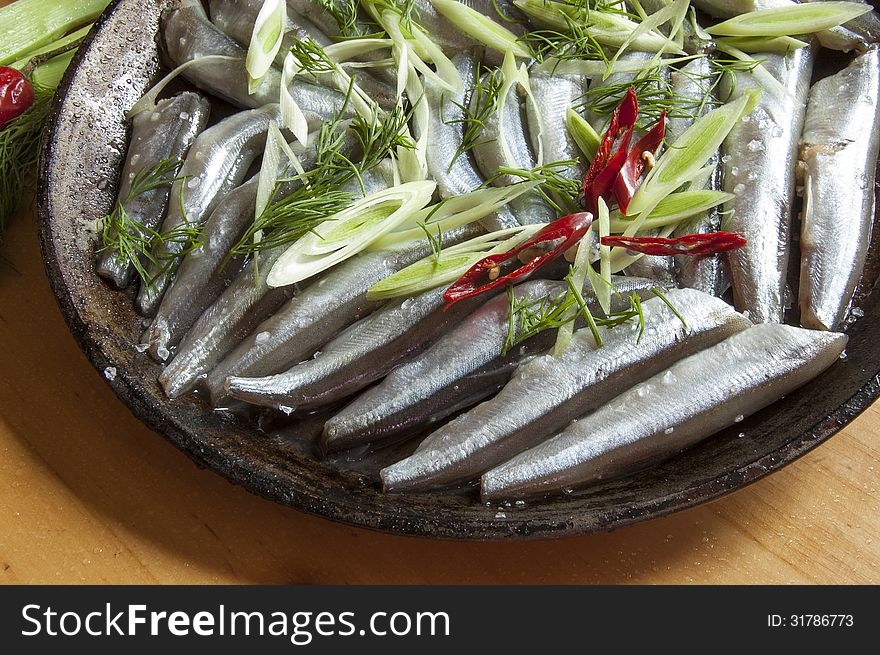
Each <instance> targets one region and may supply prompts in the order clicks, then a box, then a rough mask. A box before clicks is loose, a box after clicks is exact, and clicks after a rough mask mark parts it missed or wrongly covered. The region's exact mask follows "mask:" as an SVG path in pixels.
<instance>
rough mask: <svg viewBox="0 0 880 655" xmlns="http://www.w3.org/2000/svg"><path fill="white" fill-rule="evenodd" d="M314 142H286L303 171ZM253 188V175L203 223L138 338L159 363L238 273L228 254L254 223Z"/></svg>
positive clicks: (289, 189)
mask: <svg viewBox="0 0 880 655" xmlns="http://www.w3.org/2000/svg"><path fill="white" fill-rule="evenodd" d="M356 140H357V139H356V138H355V137H354V136H353V135H348V134H346V142H349V143H347V146H349V147H346V146H345V145H344V146H343V147H344V148H345V150H346V151H347V152H350V151H352V150H353V149H354V147H355V145H356V144H355V141H356ZM316 141H317V134H316V133H313V134H312V135H311V136H310V138H309V140H308V142H309V143H310V144H312V145H310V146H303V145H302V144H301V143H299V142H297V143H292V144H290V147H291V149H292V150H293V152H294V153H295V154H296V155H297V157H298V158H299V161H300V164H301V165H302V167H303V169H304V170H306V171H308V170H311V169H312V168H313V167H314V165H315V158H316V156H317V153H316V149H315V146H314V144H315V143H316ZM279 172H281V171H279ZM258 184H259V179H258V176H254V177H253V178H251V179H250V180H248V181H247V182H245V183H244V184H243V185H241V186H240V187H238V188H237V189H234V190H233V191H231V192H230V193H229V195H227V196H226V197H225V198H224V199H223V200H222V201H221V202H220V204H219V205H217V208H216V209H214V211H213V212H211V216H210V217H209V218H208V220H207V221H206V222H205V225H204V227H203V228H202V231H201V233H200V235H199V241H200V245H199V246H198V247H197V248H195V249H194V250H193V251H192V252H190V253H188V254H187V255H186V256H185V257H184V258H183V261H182V262H181V264H180V267H179V268H178V269H177V274H176V275H175V277H174V279H173V281H172V282H171V286H170V287H169V288H168V291H166V292H165V295H164V296H162V302H161V303H159V308H158V310H157V311H156V316H155V318H153V321H152V323H151V324H150V326H149V328H148V329H147V330H146V332H145V333H144V335H143V336H142V337H141V343H147V344H150V354H151V355H153V356H154V357H156V358H157V359H161V358H160V357H158V353H159V351H161V352H163V353H164V352H165V351H167V350H169V349H171V348H172V347H174V346H176V345H177V343H178V342H179V341H180V339H181V338H182V337H183V335H184V334H185V333H186V331H187V330H189V328H190V327H192V325H193V324H194V323H195V321H196V320H197V319H198V317H199V316H200V315H201V314H202V312H204V311H205V310H206V309H207V308H208V307H210V306H211V304H212V303H213V302H214V301H215V300H217V298H218V297H219V296H220V294H221V293H223V291H224V290H225V289H226V288H227V287H228V286H229V285H230V284H231V282H232V280H233V279H234V278H235V277H236V275H237V274H238V272H239V271H240V269H241V267H242V264H243V262H244V255H239V254H232V253H230V249H231V248H232V247H233V246H234V245H235V244H236V243H238V241H239V239H241V238H242V236H243V235H244V233H245V230H246V229H247V228H248V227H249V226H250V225H252V224H253V221H254V210H255V209H256V199H257V187H258ZM301 186H302V183H301V182H300V180H298V179H293V180H292V181H290V182H286V183H284V184H281V185H279V187H278V189H277V191H276V193H275V201H278V200H283V199H284V198H286V197H287V196H289V195H290V194H291V193H293V192H294V191H295V190H296V189H298V188H300V187H301Z"/></svg>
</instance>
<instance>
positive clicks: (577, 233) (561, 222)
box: [443, 212, 593, 307]
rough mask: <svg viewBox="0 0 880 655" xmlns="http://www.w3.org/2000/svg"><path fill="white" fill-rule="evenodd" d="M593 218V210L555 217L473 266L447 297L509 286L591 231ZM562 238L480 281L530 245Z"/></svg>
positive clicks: (449, 299)
mask: <svg viewBox="0 0 880 655" xmlns="http://www.w3.org/2000/svg"><path fill="white" fill-rule="evenodd" d="M592 222H593V215H592V214H590V213H589V212H579V213H577V214H571V215H570V216H565V217H563V218H560V219H558V220H555V221H553V222H552V223H547V225H545V226H544V227H543V228H541V230H540V231H539V232H538V233H537V234H536V235H535V236H533V237H532V238H531V239H529V240H528V241H526V242H525V243H523V244H521V245H519V246H517V247H516V248H514V249H513V250H511V251H509V252H505V253H501V254H498V255H489V256H488V257H484V258H483V259H481V260H480V261H478V262H477V263H476V264H474V265H473V266H471V267H470V268H469V269H468V270H467V272H466V273H465V274H464V275H462V276H461V277H460V278H459V279H458V280H457V281H456V282H454V283H453V284H452V285H451V286H450V287H449V288H448V289H447V290H446V293H445V294H443V299H444V300H445V301H446V302H447V303H449V305H451V304H453V303H456V302H458V301H459V300H464V299H465V298H472V297H473V296H477V295H479V294H481V293H483V292H485V291H489V290H490V289H496V288H498V287H501V286H505V285H507V284H509V283H511V282H513V281H514V280H516V281H521V280H523V279H524V278H526V277H528V276H529V275H531V274H532V273H533V272H534V271H535V270H537V269H538V268H539V267H541V266H542V265H543V264H546V263H547V262H550V261H552V260H554V259H556V258H557V257H559V255H561V254H562V253H564V252H565V251H566V250H568V249H569V248H570V247H571V246H573V245H574V244H575V243H577V242H578V241H579V240H580V239H581V238H582V237H583V236H584V235H585V234H586V233H587V230H588V229H589V228H590V223H592ZM558 239H562V241H561V242H560V243H558V244H557V245H556V246H554V247H553V249H552V250H549V251H547V252H545V253H542V254H540V255H538V256H537V257H533V258H532V259H531V260H530V261H528V262H526V263H525V264H523V265H522V266H520V267H519V268H517V269H516V270H513V271H511V272H510V273H508V274H507V275H503V276H500V277H498V278H496V279H494V280H489V281H487V282H484V283H480V280H481V279H483V278H485V277H486V276H487V274H488V272H489V271H490V270H491V269H493V268H495V267H496V266H500V265H501V264H503V263H504V262H506V261H508V260H509V259H513V258H514V257H516V256H517V255H519V253H521V252H522V251H524V250H526V249H527V248H533V247H535V246H539V245H541V244H542V243H546V242H548V241H556V240H558ZM449 305H447V307H448V306H449Z"/></svg>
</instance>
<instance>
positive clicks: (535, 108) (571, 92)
mask: <svg viewBox="0 0 880 655" xmlns="http://www.w3.org/2000/svg"><path fill="white" fill-rule="evenodd" d="M529 86H530V87H531V89H532V95H533V96H534V99H535V101H534V103H532V102H527V103H526V118H527V119H528V126H529V136H530V137H531V142H532V149H533V150H534V151H535V152H538V151H539V150H542V151H543V153H544V163H545V164H552V163H553V162H558V161H573V162H575V163H574V164H571V165H569V166H567V167H565V168H561V169H559V172H560V173H561V174H562V175H565V176H566V177H570V178H573V179H576V180H582V179H583V178H584V173H585V172H586V167H585V166H584V161H583V157H582V156H581V152H580V150H579V149H578V147H577V144H575V142H574V139H572V138H571V135H570V134H569V133H568V128H566V126H565V115H566V112H567V111H568V109H569V108H570V107H572V106H574V105H575V104H577V101H578V100H579V99H580V98H582V97H583V95H584V93H586V91H587V87H588V86H589V80H588V78H587V76H586V75H553V76H551V75H532V76H531V77H530V78H529Z"/></svg>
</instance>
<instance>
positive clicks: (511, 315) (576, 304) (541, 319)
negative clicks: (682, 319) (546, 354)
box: [502, 270, 678, 354]
mask: <svg viewBox="0 0 880 655" xmlns="http://www.w3.org/2000/svg"><path fill="white" fill-rule="evenodd" d="M565 283H566V289H565V291H563V292H561V293H559V294H558V295H557V296H555V297H552V296H549V295H547V296H543V297H540V298H531V297H530V296H526V297H524V298H517V297H516V295H515V294H514V292H513V287H508V288H507V298H508V303H509V306H508V322H507V335H506V336H505V340H504V346H503V348H502V353H503V354H507V352H508V351H509V350H510V349H511V348H513V347H514V346H516V345H517V344H519V343H522V342H523V341H525V340H526V339H529V338H531V337H533V336H535V335H537V334H539V333H541V332H544V331H545V330H555V329H558V328H560V327H562V326H563V325H566V324H568V323H570V322H572V321H576V320H578V319H579V318H583V319H584V321H585V322H586V323H587V326H588V328H589V329H590V332H591V333H592V335H593V339H594V340H595V342H596V346H597V347H602V337H601V333H600V331H599V328H600V327H602V328H605V329H613V328H615V327H617V326H619V325H625V324H629V323H632V322H633V321H635V322H636V324H637V325H638V326H639V334H638V337H637V338H636V343H639V342H640V341H641V339H642V334H643V333H644V331H645V315H644V312H643V311H642V300H641V298H640V297H639V294H637V293H635V292H633V293H631V294H630V295H629V298H628V300H629V307H627V308H626V309H623V310H621V311H618V312H611V313H610V314H608V315H606V316H594V315H593V314H592V312H590V309H589V306H588V305H587V302H586V300H585V299H584V297H583V294H582V293H581V291H580V289H578V288H577V286H576V285H575V284H574V282H573V279H572V270H569V272H568V275H566V277H565ZM609 284H610V283H609ZM612 286H613V285H612ZM614 292H615V294H617V295H618V296H620V293H619V292H618V291H617V289H616V288H615V289H614ZM666 302H667V304H669V301H668V300H666ZM669 306H670V307H672V305H671V304H670V305H669ZM673 311H674V310H673ZM676 315H678V314H677V312H676Z"/></svg>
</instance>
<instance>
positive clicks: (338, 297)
mask: <svg viewBox="0 0 880 655" xmlns="http://www.w3.org/2000/svg"><path fill="white" fill-rule="evenodd" d="M430 252H431V250H430V246H429V245H428V244H427V242H426V243H425V244H423V245H422V244H420V245H419V246H418V247H415V248H408V249H403V250H399V251H378V252H367V253H362V254H360V255H357V256H356V257H353V258H351V259H350V260H348V261H347V262H343V263H342V264H339V265H338V266H335V267H333V268H332V269H330V270H329V271H328V272H327V273H325V274H324V275H323V276H321V278H320V279H318V280H317V281H316V282H314V283H312V284H311V285H310V286H309V287H308V288H307V289H306V290H305V291H303V293H301V294H299V295H297V296H294V297H293V298H291V300H290V301H289V302H288V303H287V304H286V305H285V306H284V307H282V308H281V309H280V310H279V311H278V312H277V313H275V314H274V315H273V316H271V317H270V318H269V319H267V320H266V321H264V322H263V323H262V324H260V325H259V326H257V328H256V329H255V330H254V331H253V333H252V334H251V335H250V336H249V337H248V338H247V339H245V340H244V341H242V342H241V343H240V344H239V345H238V346H237V347H236V348H235V350H233V351H232V352H231V353H229V355H228V356H226V357H225V358H224V360H223V361H222V362H220V364H219V365H218V366H217V367H216V368H215V369H214V370H213V371H211V373H210V375H209V376H208V379H207V385H208V389H209V390H210V392H211V397H212V398H213V400H214V402H215V403H218V402H220V401H221V400H222V399H223V398H225V394H226V391H225V382H226V379H227V378H228V377H230V376H239V377H262V376H267V375H274V374H276V373H280V372H281V371H284V370H286V369H287V368H289V367H291V366H293V365H294V364H297V363H298V362H300V361H302V360H304V359H305V358H306V357H310V356H311V355H312V353H314V352H315V351H316V350H318V349H319V348H320V347H321V346H323V345H324V344H326V343H327V342H328V341H330V340H331V339H332V338H333V337H334V335H335V334H336V333H337V332H338V331H339V330H340V329H342V328H344V327H346V326H347V325H350V324H351V323H353V322H354V321H356V320H357V319H358V318H360V317H362V316H365V315H366V314H368V313H370V312H372V311H373V310H374V309H376V308H377V307H378V306H379V305H380V304H381V303H378V302H376V301H372V300H367V297H366V295H367V290H368V289H369V288H370V287H371V286H373V285H374V284H375V283H376V282H378V281H379V280H382V279H384V278H385V277H387V276H389V275H391V274H392V273H395V272H397V271H399V270H400V269H401V268H403V267H404V266H408V265H409V264H411V263H413V262H414V261H416V260H419V259H421V258H422V257H425V256H426V255H428V254H430Z"/></svg>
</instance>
